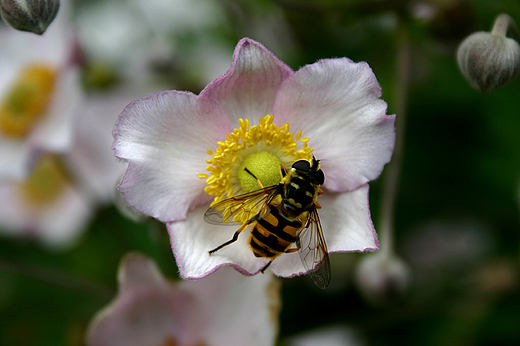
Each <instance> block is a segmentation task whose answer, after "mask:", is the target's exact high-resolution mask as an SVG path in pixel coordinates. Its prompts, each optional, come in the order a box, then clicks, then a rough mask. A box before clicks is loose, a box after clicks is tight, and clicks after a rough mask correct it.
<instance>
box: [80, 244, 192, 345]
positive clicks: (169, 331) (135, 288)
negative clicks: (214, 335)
mask: <svg viewBox="0 0 520 346" xmlns="http://www.w3.org/2000/svg"><path fill="white" fill-rule="evenodd" d="M118 276H119V283H120V287H119V288H120V290H119V294H118V295H117V297H116V299H115V300H114V301H113V302H112V303H111V304H110V305H109V306H108V307H106V308H105V309H103V310H102V311H100V312H99V313H98V314H97V315H96V316H95V317H94V319H93V321H92V322H91V323H90V325H89V328H88V331H87V334H86V344H87V345H89V346H94V345H111V346H115V345H122V346H123V345H125V346H133V345H135V346H138V345H160V344H165V343H166V342H167V341H170V342H174V344H175V342H179V344H181V345H185V344H190V343H195V342H196V341H197V340H195V339H193V334H194V333H193V332H192V331H195V330H197V329H198V322H197V321H196V320H195V318H194V315H193V313H191V312H190V310H193V309H194V299H193V298H194V297H193V295H191V294H190V293H189V292H187V291H186V290H183V289H179V288H178V287H176V286H169V285H168V284H167V283H166V280H165V279H164V278H163V276H162V274H161V273H160V272H159V270H158V268H157V266H156V265H155V263H154V262H152V261H151V260H149V259H148V258H146V257H144V256H142V255H139V254H129V255H127V256H125V258H124V259H123V261H122V264H121V266H120V269H119V275H118ZM196 326H197V327H196Z"/></svg>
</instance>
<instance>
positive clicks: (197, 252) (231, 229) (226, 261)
mask: <svg viewBox="0 0 520 346" xmlns="http://www.w3.org/2000/svg"><path fill="white" fill-rule="evenodd" d="M208 207H209V205H202V206H199V207H197V208H196V209H194V210H193V211H191V212H190V213H189V214H188V216H187V217H186V219H185V220H183V221H177V222H172V223H168V224H167V226H168V232H169V234H170V241H171V245H172V249H173V253H174V255H175V258H176V260H177V265H178V266H179V271H180V273H181V275H182V276H183V277H184V278H186V279H200V278H202V277H205V276H207V275H209V274H211V273H213V272H214V271H216V270H217V269H218V268H220V267H222V266H225V265H232V266H233V267H235V268H236V269H237V270H238V271H240V272H242V273H243V274H245V275H253V274H256V273H258V272H259V271H260V269H262V267H263V266H264V265H265V264H266V263H267V260H264V259H259V258H256V257H255V256H254V255H253V253H252V251H251V249H250V247H249V245H248V238H249V231H248V230H246V231H244V232H242V233H241V234H240V236H239V237H238V240H237V241H236V242H234V243H232V244H230V245H228V246H226V247H224V248H222V249H220V250H219V251H217V252H216V253H214V254H212V255H211V256H210V255H209V253H208V251H210V250H212V249H214V248H216V247H217V246H219V245H221V244H223V243H225V242H226V241H228V240H230V239H231V238H233V235H234V233H235V231H236V230H237V229H238V228H239V226H240V225H230V226H224V225H222V226H218V225H210V224H207V223H206V222H204V212H205V211H206V210H207V209H208Z"/></svg>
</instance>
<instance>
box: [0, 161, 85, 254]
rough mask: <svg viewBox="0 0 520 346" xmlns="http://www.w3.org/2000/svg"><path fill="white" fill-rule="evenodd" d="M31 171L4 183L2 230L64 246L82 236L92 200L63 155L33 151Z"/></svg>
mask: <svg viewBox="0 0 520 346" xmlns="http://www.w3.org/2000/svg"><path fill="white" fill-rule="evenodd" d="M32 156H33V157H32V161H33V164H32V165H31V169H30V173H29V175H28V176H27V177H25V178H23V179H10V180H7V181H2V182H1V184H0V232H1V233H4V234H7V235H9V236H14V237H23V238H36V239H38V240H39V241H41V242H43V244H44V245H46V246H48V247H50V248H54V249H63V248H66V247H69V246H71V245H72V244H74V243H75V241H76V240H77V239H78V237H79V235H80V234H81V231H82V230H83V229H84V228H85V226H86V222H87V220H89V218H90V216H91V214H92V213H91V209H92V205H91V202H92V201H91V200H90V199H88V198H87V196H86V195H85V194H84V193H83V192H82V190H81V189H80V188H79V186H78V185H77V184H75V183H74V181H73V179H72V177H73V176H72V175H71V174H70V171H69V170H68V169H67V167H66V164H65V162H64V160H63V157H60V156H58V155H56V154H53V153H49V152H43V153H33V154H32Z"/></svg>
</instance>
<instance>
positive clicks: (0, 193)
mask: <svg viewBox="0 0 520 346" xmlns="http://www.w3.org/2000/svg"><path fill="white" fill-rule="evenodd" d="M144 95H147V93H146V91H144V90H141V89H134V88H129V87H124V88H120V89H116V90H114V91H105V92H103V93H90V94H89V95H87V96H86V99H85V102H84V106H83V107H82V109H81V111H80V112H78V119H77V122H76V123H75V124H74V125H75V127H74V129H73V130H74V132H73V135H72V138H73V141H72V143H71V144H70V148H69V149H68V150H67V151H66V152H65V153H61V154H59V155H58V154H56V153H52V152H48V151H46V152H42V151H32V153H31V161H32V163H31V165H30V169H29V174H28V176H24V177H20V178H10V179H4V180H2V181H0V233H4V234H7V235H9V236H11V237H18V238H31V239H36V240H38V241H40V242H42V243H43V244H44V245H46V246H47V247H51V248H55V249H64V248H68V247H70V246H72V245H73V244H75V242H76V241H77V240H78V239H79V237H80V236H81V234H82V233H83V231H84V230H85V229H86V228H87V226H88V222H89V221H90V217H91V216H92V214H93V210H94V208H95V207H97V206H98V205H101V204H107V203H112V202H114V200H115V197H116V195H115V191H116V186H117V184H118V182H119V180H120V179H121V176H122V175H123V173H124V172H125V170H126V166H127V165H126V164H125V163H122V162H120V161H119V160H117V159H116V158H115V157H114V155H113V152H112V148H111V144H112V127H113V124H114V122H115V120H116V118H117V116H118V115H119V112H120V111H121V109H122V108H123V107H124V105H126V104H127V103H128V102H130V101H131V100H133V99H135V98H138V97H143V96H144Z"/></svg>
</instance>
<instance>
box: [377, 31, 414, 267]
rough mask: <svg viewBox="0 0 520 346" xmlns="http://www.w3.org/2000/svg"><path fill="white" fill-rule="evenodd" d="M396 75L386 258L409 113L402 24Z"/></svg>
mask: <svg viewBox="0 0 520 346" xmlns="http://www.w3.org/2000/svg"><path fill="white" fill-rule="evenodd" d="M395 72H396V75H395V77H394V80H395V84H394V88H393V89H394V96H393V100H392V104H393V106H394V110H395V114H396V120H395V128H396V130H395V131H396V139H395V148H394V154H393V156H392V161H390V163H389V164H388V165H387V167H386V174H385V177H384V181H383V197H382V204H381V212H380V220H379V234H380V239H381V244H380V245H381V246H380V248H381V250H380V251H381V252H382V256H387V258H389V257H390V256H391V255H393V251H394V213H395V203H396V199H397V192H398V189H399V178H400V175H401V166H402V162H403V150H404V135H405V127H406V112H407V108H408V87H409V77H410V42H409V37H408V32H407V28H406V26H405V25H404V24H403V23H400V25H399V28H398V48H397V59H396V67H395Z"/></svg>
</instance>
